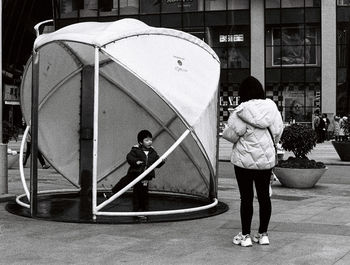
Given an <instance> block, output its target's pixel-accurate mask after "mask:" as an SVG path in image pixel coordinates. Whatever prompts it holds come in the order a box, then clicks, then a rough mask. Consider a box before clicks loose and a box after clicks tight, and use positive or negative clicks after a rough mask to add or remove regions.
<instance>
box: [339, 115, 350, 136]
mask: <svg viewBox="0 0 350 265" xmlns="http://www.w3.org/2000/svg"><path fill="white" fill-rule="evenodd" d="M341 128H342V129H343V130H344V134H345V135H346V136H349V135H350V121H349V117H348V118H347V119H344V121H343V123H342V126H341Z"/></svg>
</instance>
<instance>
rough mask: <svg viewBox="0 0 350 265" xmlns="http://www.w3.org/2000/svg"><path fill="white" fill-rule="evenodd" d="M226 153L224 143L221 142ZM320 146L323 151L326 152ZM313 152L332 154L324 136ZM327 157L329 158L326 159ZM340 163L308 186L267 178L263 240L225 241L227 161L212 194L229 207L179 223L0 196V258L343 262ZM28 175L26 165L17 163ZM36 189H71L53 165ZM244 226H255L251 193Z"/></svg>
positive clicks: (235, 223)
mask: <svg viewBox="0 0 350 265" xmlns="http://www.w3.org/2000/svg"><path fill="white" fill-rule="evenodd" d="M225 150H226V152H230V148H226V149H225ZM325 153H328V154H329V155H328V156H326V155H325ZM313 157H316V158H317V157H318V158H320V157H322V158H325V159H328V160H327V161H328V162H329V163H331V162H332V159H336V158H334V152H333V150H332V149H331V145H330V144H329V143H325V144H324V145H318V146H317V147H316V149H315V150H314V153H313ZM332 163H333V162H332ZM348 165H350V164H349V163H348V164H341V165H340V164H339V165H333V164H330V165H329V169H328V171H327V172H326V174H325V175H324V176H323V177H322V178H321V180H320V181H319V183H317V185H316V186H315V188H312V189H305V190H304V189H288V188H285V187H283V186H281V185H280V183H279V182H275V183H274V184H273V192H274V193H273V196H272V207H273V213H272V218H271V222H270V227H269V237H270V242H271V244H270V245H269V246H260V245H257V244H254V245H253V247H251V248H243V247H240V246H235V245H233V244H232V238H233V236H234V235H235V234H237V233H238V232H239V231H240V230H241V224H240V215H239V207H240V196H239V191H238V188H237V183H236V180H235V176H234V173H233V166H232V165H231V164H230V163H225V162H220V163H219V200H220V201H222V202H225V203H227V204H228V205H229V207H230V208H229V210H228V211H227V212H226V213H224V214H221V215H217V216H213V217H210V218H204V219H198V220H191V221H185V222H170V223H152V224H133V225H102V224H74V223H60V222H50V221H42V220H36V219H31V218H24V217H20V216H16V215H12V214H10V213H8V212H7V211H6V210H5V209H4V207H5V205H6V204H5V203H0V256H1V258H0V264H35V265H37V264H50V265H51V264H53V265H54V264H84V265H86V264H106V265H108V264H137V265H138V264H152V265H153V264H162V265H163V264H191V265H192V264H200V265H202V264H218V265H221V264H223V265H224V264H225V265H226V264H240V265H244V264H249V265H251V264H255V265H265V264H269V265H270V264H272V265H280V264H283V265H285V264H287V265H289V264H290V265H294V264H295V265H301V264H302V265H319V264H321V265H323V264H325V265H335V264H336V265H345V264H346V265H348V264H350V243H349V242H350V206H349V198H350V177H349V173H348V171H349V169H350V167H349V166H348ZM25 172H26V178H27V181H29V168H26V169H25ZM39 175H40V182H39V186H40V189H45V190H46V189H56V188H57V187H60V188H71V185H70V184H69V182H68V181H66V180H65V179H64V178H62V177H60V176H59V175H58V174H57V173H56V172H55V170H54V169H52V168H50V169H48V170H39ZM9 191H10V193H11V194H12V195H15V194H20V193H23V188H22V187H21V182H20V177H19V174H18V168H14V169H10V170H9ZM254 210H255V211H254V216H253V222H252V231H253V232H255V231H256V230H257V227H258V225H259V220H258V202H257V200H256V199H255V200H254Z"/></svg>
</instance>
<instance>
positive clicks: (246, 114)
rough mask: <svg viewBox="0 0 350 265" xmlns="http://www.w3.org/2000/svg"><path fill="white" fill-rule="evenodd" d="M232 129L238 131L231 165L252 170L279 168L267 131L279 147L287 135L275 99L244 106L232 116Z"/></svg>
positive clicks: (259, 100)
mask: <svg viewBox="0 0 350 265" xmlns="http://www.w3.org/2000/svg"><path fill="white" fill-rule="evenodd" d="M228 126H230V127H231V128H232V129H233V131H234V133H233V138H234V139H233V141H234V145H233V148H232V155H231V163H233V164H234V165H236V166H239V167H242V168H248V169H270V168H273V167H274V166H275V149H274V146H273V142H272V139H271V135H270V133H269V131H268V130H267V128H270V131H271V133H272V134H273V136H274V139H275V143H276V144H277V143H278V141H279V140H280V138H281V135H282V132H283V121H282V117H281V114H280V112H279V111H278V109H277V106H276V104H275V103H274V102H273V101H272V100H271V99H253V100H249V101H247V102H243V103H242V104H240V105H239V106H238V107H237V108H236V109H235V110H234V111H233V113H232V114H231V115H230V118H229V120H228Z"/></svg>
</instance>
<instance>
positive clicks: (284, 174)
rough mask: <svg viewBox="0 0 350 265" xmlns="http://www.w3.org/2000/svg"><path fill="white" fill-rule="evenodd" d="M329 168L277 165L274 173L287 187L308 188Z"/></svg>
mask: <svg viewBox="0 0 350 265" xmlns="http://www.w3.org/2000/svg"><path fill="white" fill-rule="evenodd" d="M327 169H328V168H327V167H326V168H283V167H275V168H274V173H275V174H276V176H277V178H278V180H279V181H280V182H281V184H282V185H283V186H285V187H288V188H301V189H307V188H312V187H313V186H315V184H316V183H317V181H318V180H319V179H320V178H321V177H322V175H323V174H324V173H325V172H326V171H327Z"/></svg>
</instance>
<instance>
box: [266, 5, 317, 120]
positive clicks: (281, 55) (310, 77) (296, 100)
mask: <svg viewBox="0 0 350 265" xmlns="http://www.w3.org/2000/svg"><path fill="white" fill-rule="evenodd" d="M311 4H312V5H311ZM304 5H305V6H304ZM317 5H318V1H313V2H312V3H311V2H310V1H306V0H305V1H304V0H302V1H285V0H281V1H272V0H270V1H266V2H265V21H266V25H265V30H266V31H265V48H266V49H265V66H266V70H265V82H266V83H265V91H266V97H268V98H271V99H272V100H274V101H275V103H276V104H277V106H278V108H279V110H280V111H281V114H282V117H283V119H284V121H285V122H305V123H311V122H312V118H313V117H312V116H313V113H314V110H315V109H319V108H320V107H321V106H320V102H321V100H320V99H321V85H320V84H321V69H320V66H321V62H320V61H321V52H320V50H321V43H320V42H321V38H320V12H321V11H320V8H319V7H317ZM306 6H307V8H305V7H306ZM309 6H313V7H312V8H311V7H309ZM307 12H311V13H312V14H316V15H314V16H313V22H312V23H311V22H309V21H308V19H307V18H306V13H307Z"/></svg>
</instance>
